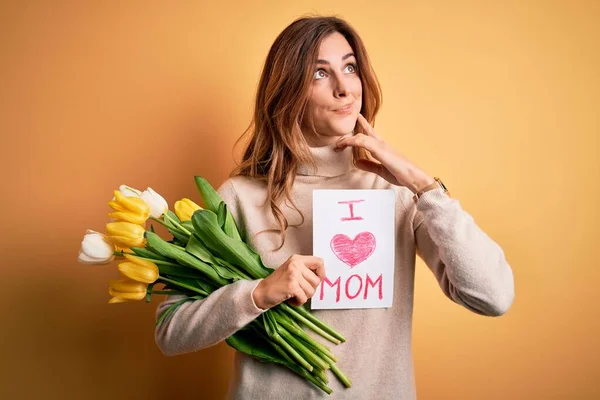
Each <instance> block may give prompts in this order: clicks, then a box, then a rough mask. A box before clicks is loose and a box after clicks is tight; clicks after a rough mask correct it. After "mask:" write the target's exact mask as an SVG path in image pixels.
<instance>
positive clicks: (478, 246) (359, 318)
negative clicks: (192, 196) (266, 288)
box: [156, 146, 514, 400]
mask: <svg viewBox="0 0 600 400" xmlns="http://www.w3.org/2000/svg"><path fill="white" fill-rule="evenodd" d="M311 151H312V153H313V156H314V158H315V161H316V163H317V170H316V171H313V170H311V169H310V168H309V167H307V166H301V167H300V168H299V171H298V174H297V176H296V179H295V183H294V186H293V190H292V197H293V199H294V201H295V204H296V205H297V206H298V207H299V208H300V210H301V212H302V213H303V214H304V217H305V220H304V223H303V224H302V225H301V226H299V227H290V228H288V231H287V237H286V241H285V245H284V246H283V247H282V248H281V249H280V250H278V251H273V249H274V248H276V247H277V246H278V245H279V243H280V242H279V240H280V237H279V235H278V234H277V233H271V232H264V233H260V234H258V235H257V232H260V231H262V230H264V229H267V228H274V227H276V224H275V219H274V217H273V216H272V214H271V210H270V207H269V205H268V204H265V199H266V187H265V185H264V184H263V183H259V182H256V181H254V180H252V179H249V178H246V177H240V176H238V177H234V178H230V179H228V180H227V181H226V182H225V183H223V184H222V185H221V186H220V188H219V189H218V191H219V193H220V194H221V196H222V197H223V199H224V200H225V202H226V203H227V205H228V207H229V209H230V210H231V212H232V214H233V216H234V218H235V220H236V221H237V224H238V226H239V228H240V231H241V232H243V234H245V237H246V238H247V240H248V243H249V244H250V245H251V246H252V247H253V248H254V249H255V250H256V251H257V252H258V253H259V254H260V255H261V257H262V260H263V262H264V263H265V265H266V266H268V267H271V268H277V267H278V266H279V265H281V264H282V263H284V262H285V261H286V260H287V259H288V257H289V256H291V255H292V254H301V255H311V254H312V191H313V190H314V189H390V188H393V189H394V190H395V192H396V195H397V196H396V209H395V214H396V218H395V224H396V249H395V271H394V299H393V305H392V307H390V308H377V309H351V310H314V311H312V312H313V313H314V314H315V315H316V316H317V317H318V318H320V319H321V320H323V321H324V322H325V323H327V324H330V325H331V326H333V327H334V328H336V329H337V330H338V331H339V332H341V333H342V334H344V335H345V336H346V338H347V341H346V342H345V343H342V344H340V345H337V346H336V345H333V344H330V343H327V342H326V341H325V340H324V339H322V338H320V337H317V335H315V334H312V332H310V331H309V333H310V334H311V336H313V337H315V338H317V340H319V341H321V342H323V343H324V344H326V345H328V346H329V345H330V347H331V348H332V350H333V352H334V354H335V355H336V356H337V357H338V363H337V364H338V366H339V367H340V368H341V370H342V371H344V372H345V373H346V375H347V376H348V377H349V378H350V379H351V380H352V387H351V388H349V389H346V388H344V387H343V386H342V384H341V383H340V382H339V380H338V379H337V378H336V377H335V376H334V375H333V374H332V373H330V372H329V371H328V372H327V374H328V375H329V384H328V385H329V386H330V387H331V388H332V389H333V391H334V392H333V394H332V395H331V396H328V395H326V394H325V393H323V392H321V391H320V389H318V388H317V387H315V386H313V385H312V384H311V383H309V382H307V381H305V380H304V379H302V378H300V377H299V376H297V375H296V374H294V373H293V372H291V371H290V370H288V369H287V368H285V367H282V366H279V365H274V364H263V363H261V362H259V361H256V360H254V359H252V358H251V357H249V356H247V355H245V354H242V353H240V352H237V351H236V353H235V360H234V364H235V365H234V371H233V379H232V380H231V382H230V386H229V398H235V399H261V400H265V399H286V400H294V399H302V400H306V399H325V398H331V399H356V400H368V399H377V400H400V399H414V398H416V393H415V380H414V371H413V360H412V354H411V327H412V313H413V293H414V277H415V256H416V255H419V256H420V257H421V258H422V259H423V260H424V261H425V263H426V264H427V266H428V267H429V268H430V269H431V271H432V272H433V276H434V277H435V279H437V281H438V282H439V285H440V288H441V289H442V291H443V292H444V294H445V295H446V296H447V297H448V298H449V299H451V300H452V301H454V302H456V303H458V304H460V305H462V306H463V307H465V308H466V309H468V310H471V311H473V312H474V313H477V314H481V315H488V316H499V315H502V314H503V313H505V312H506V311H507V310H508V308H509V307H510V305H511V304H512V301H513V298H514V283H513V274H512V271H511V268H510V266H509V265H508V263H507V261H506V259H505V256H504V253H503V251H502V249H501V248H500V246H499V245H498V244H496V243H495V242H494V241H493V240H492V239H491V238H490V237H489V236H488V235H487V234H485V233H484V232H483V231H482V230H481V229H480V228H479V227H478V226H477V225H476V223H475V222H474V220H473V218H472V217H471V216H470V215H469V214H468V213H467V212H466V211H464V210H463V209H462V208H461V205H460V202H459V200H457V199H453V198H450V197H449V196H448V195H446V194H445V193H444V192H443V190H442V189H435V190H431V191H428V192H426V193H424V194H423V195H422V196H421V197H420V199H419V200H418V202H417V204H415V203H414V202H413V199H412V197H413V193H412V192H411V191H410V190H409V189H407V188H405V187H398V186H394V185H391V184H390V183H388V182H387V181H385V180H383V179H382V178H380V177H379V176H377V175H374V174H371V173H368V172H365V171H362V170H359V169H356V168H354V167H353V165H352V149H351V148H350V147H348V148H346V149H345V150H344V151H341V152H335V151H333V147H332V146H324V147H317V148H311ZM282 211H283V212H284V214H285V215H286V217H287V218H288V221H289V222H290V225H293V224H297V223H299V222H300V216H299V215H298V213H297V212H296V211H294V210H293V208H291V207H289V206H287V205H286V206H283V207H282ZM325 267H326V268H327V266H325ZM258 282H259V281H238V282H236V283H233V284H231V285H228V286H225V287H223V288H221V289H219V290H217V291H216V292H214V293H213V294H211V295H210V296H208V297H207V298H206V299H204V300H198V301H194V302H187V303H185V304H183V305H182V306H181V307H180V308H179V309H178V310H177V311H176V312H175V313H173V314H171V316H169V317H168V318H166V319H165V321H164V322H163V323H162V324H161V325H160V326H159V327H157V329H156V343H157V345H158V346H159V348H160V349H161V350H162V351H163V353H164V354H166V355H177V354H182V353H188V352H193V351H198V350H201V349H204V348H206V347H209V346H212V345H214V344H216V343H219V342H220V341H222V340H224V339H226V338H227V337H228V336H229V335H231V334H233V333H234V332H235V331H236V330H238V329H239V328H241V327H243V326H244V325H246V324H248V323H249V322H251V321H252V320H253V319H255V318H257V317H258V316H259V315H260V314H261V313H262V310H261V309H259V308H257V307H256V305H255V304H254V301H253V299H252V291H253V290H254V288H255V287H256V286H257V284H258ZM179 298H180V296H169V297H167V299H166V300H165V301H164V302H163V303H161V304H160V305H159V307H158V310H157V317H158V316H159V315H161V313H162V312H163V311H164V310H165V309H166V307H168V306H169V305H170V304H172V303H173V302H175V301H177V300H178V299H179ZM198 398H202V396H199V397H198Z"/></svg>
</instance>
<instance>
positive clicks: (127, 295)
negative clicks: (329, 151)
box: [108, 279, 148, 303]
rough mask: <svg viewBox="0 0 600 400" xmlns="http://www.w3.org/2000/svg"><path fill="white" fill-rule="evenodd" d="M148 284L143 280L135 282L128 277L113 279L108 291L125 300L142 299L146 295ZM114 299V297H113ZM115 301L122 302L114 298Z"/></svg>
mask: <svg viewBox="0 0 600 400" xmlns="http://www.w3.org/2000/svg"><path fill="white" fill-rule="evenodd" d="M147 286H148V285H146V284H145V283H141V282H135V281H131V280H128V279H120V280H111V281H110V286H109V288H108V293H109V294H110V295H111V296H113V297H116V298H119V299H124V300H142V299H143V298H144V297H146V288H147ZM111 300H112V299H111ZM112 302H113V303H115V302H117V303H118V302H120V301H119V300H112Z"/></svg>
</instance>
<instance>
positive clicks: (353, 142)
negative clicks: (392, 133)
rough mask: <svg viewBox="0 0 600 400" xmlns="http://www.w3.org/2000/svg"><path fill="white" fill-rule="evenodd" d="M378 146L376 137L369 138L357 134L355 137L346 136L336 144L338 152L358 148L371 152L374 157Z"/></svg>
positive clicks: (362, 134)
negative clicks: (347, 148)
mask: <svg viewBox="0 0 600 400" xmlns="http://www.w3.org/2000/svg"><path fill="white" fill-rule="evenodd" d="M377 144H378V142H377V140H376V139H375V138H374V137H371V136H367V135H365V134H364V133H357V134H356V135H354V136H344V137H342V138H341V139H340V140H338V141H337V142H336V143H335V145H336V147H337V149H338V150H342V149H344V148H346V147H348V146H358V147H363V148H365V149H366V150H369V151H370V152H371V153H373V155H374V156H375V153H377V150H378V149H377Z"/></svg>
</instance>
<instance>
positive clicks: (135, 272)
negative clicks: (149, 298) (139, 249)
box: [118, 254, 158, 283]
mask: <svg viewBox="0 0 600 400" xmlns="http://www.w3.org/2000/svg"><path fill="white" fill-rule="evenodd" d="M125 258H126V259H127V260H129V261H125V262H122V263H120V264H119V266H118V268H119V271H121V273H122V274H123V275H125V276H126V277H127V278H129V279H132V280H134V281H137V282H142V283H152V282H154V281H155V280H156V279H158V267H157V266H156V264H154V263H153V262H151V261H148V260H142V259H141V258H139V257H135V256H132V255H130V254H125Z"/></svg>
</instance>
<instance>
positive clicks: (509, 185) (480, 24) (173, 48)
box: [0, 0, 600, 399]
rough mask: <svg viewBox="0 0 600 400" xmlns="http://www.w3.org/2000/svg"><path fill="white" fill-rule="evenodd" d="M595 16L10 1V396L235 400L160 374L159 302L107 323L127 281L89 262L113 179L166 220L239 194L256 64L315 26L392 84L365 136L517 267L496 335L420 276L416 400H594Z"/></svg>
mask: <svg viewBox="0 0 600 400" xmlns="http://www.w3.org/2000/svg"><path fill="white" fill-rule="evenodd" d="M325 4H327V5H325ZM599 4H600V3H599V2H597V1H588V2H585V1H572V2H568V1H537V2H536V1H527V2H523V1H503V2H493V1H453V2H450V1H443V0H438V1H427V2H422V1H399V2H389V3H385V2H379V1H369V2H358V1H336V2H327V3H326V2H321V1H299V2H279V1H271V2H239V4H232V5H228V4H227V2H210V4H209V2H192V1H179V2H163V3H160V2H142V1H139V2H138V1H123V2H114V1H96V2H80V1H68V2H67V1H61V2H59V1H45V2H42V1H38V2H19V1H13V2H9V1H5V2H2V4H1V5H0V32H1V33H0V133H1V138H2V139H1V143H0V144H1V146H0V148H1V151H2V154H1V161H0V162H1V163H2V166H1V168H2V172H3V174H2V178H3V182H2V196H1V200H0V201H1V202H2V203H1V206H2V207H1V210H2V238H1V240H0V243H1V246H2V249H1V251H2V261H1V262H0V268H1V276H2V290H1V292H2V301H1V303H0V304H1V310H2V314H1V318H2V319H1V322H0V323H1V325H2V328H1V330H0V332H1V337H0V345H1V354H2V362H1V363H0V369H2V371H0V398H6V399H17V398H18V399H35V398H46V399H50V398H52V399H54V398H56V399H59V398H60V399H84V398H85V399H107V398H114V399H166V398H177V399H200V398H204V399H218V398H222V397H223V395H224V393H225V390H226V385H227V380H228V378H229V374H230V363H231V360H232V354H233V353H232V351H231V350H230V349H229V348H228V347H227V346H225V345H223V344H221V345H217V346H215V347H213V348H210V349H207V350H204V351H201V352H198V353H196V354H188V355H184V356H178V357H173V358H167V357H164V356H163V355H162V354H161V353H160V351H159V350H158V349H157V347H156V346H155V344H154V338H153V328H154V319H153V316H154V311H155V308H156V305H157V300H158V299H155V300H153V302H152V304H150V305H148V304H145V303H143V302H140V303H129V304H117V305H108V304H107V301H108V298H109V296H108V293H107V284H108V280H109V279H111V278H116V277H117V275H118V274H117V271H116V268H115V266H114V265H111V266H83V265H79V264H77V262H76V256H77V251H78V249H79V244H80V241H81V238H82V236H83V234H84V232H85V230H86V229H87V228H91V229H95V230H100V231H102V230H103V224H104V223H105V222H106V221H107V217H106V215H105V213H106V212H107V211H108V208H107V206H106V203H107V201H108V200H109V199H110V198H111V197H112V193H111V191H112V190H113V189H115V188H116V187H117V186H118V185H119V184H121V183H127V184H129V185H131V186H134V187H138V188H140V189H144V188H145V187H147V186H151V187H152V188H154V189H155V190H157V191H158V192H159V193H162V194H163V195H164V196H165V197H166V198H167V200H168V201H169V203H170V204H172V203H173V202H174V201H175V200H177V199H179V198H181V197H183V196H193V198H194V199H198V197H197V194H196V189H195V186H194V182H193V175H194V174H199V175H204V176H205V177H207V178H208V179H209V180H210V182H212V183H213V184H214V185H218V184H220V183H221V182H222V181H223V180H224V179H225V178H226V177H227V175H228V173H229V171H230V170H231V169H232V168H233V166H234V161H233V158H232V145H233V142H234V140H235V139H236V138H237V137H238V135H239V134H240V133H241V132H242V131H243V130H244V129H245V128H246V126H247V124H248V122H249V120H250V116H251V109H252V105H253V96H254V91H255V89H256V84H257V82H258V77H259V73H260V69H261V66H262V62H263V61H264V59H265V57H266V54H267V51H268V49H269V47H270V45H271V44H272V42H273V40H274V39H275V37H276V36H277V34H278V33H279V32H280V31H281V30H282V29H283V28H284V27H285V26H286V25H287V24H289V23H290V22H292V20H293V19H295V18H296V17H298V16H300V15H302V14H304V13H307V12H319V13H325V14H330V13H337V14H338V15H339V16H341V17H344V18H346V19H347V20H348V21H349V22H350V23H351V24H353V25H354V26H355V27H356V29H357V30H358V32H359V34H361V36H362V38H363V39H364V41H365V43H366V45H367V48H368V50H369V52H370V56H371V59H372V62H373V65H374V67H375V70H376V72H377V74H378V76H379V79H380V81H381V84H382V86H383V92H384V106H383V108H382V110H381V113H380V115H379V118H378V120H377V124H376V129H377V130H378V131H379V133H380V134H381V135H382V136H383V137H384V138H385V139H386V140H387V141H388V142H389V143H391V144H393V146H394V147H395V148H396V149H397V150H398V151H400V152H401V153H402V154H404V155H405V156H407V157H408V158H409V159H411V160H412V161H413V162H415V163H416V164H417V165H419V166H421V167H422V168H423V169H424V170H425V171H427V172H428V173H430V175H438V176H440V177H442V178H443V180H444V181H445V183H446V184H447V185H448V186H449V188H450V189H451V193H452V195H453V197H455V198H458V199H460V201H461V204H462V206H463V207H464V208H465V209H466V210H467V211H468V212H469V213H470V214H471V215H472V216H473V217H474V218H475V220H476V222H477V223H478V224H479V225H480V226H481V227H482V228H483V229H484V230H485V231H486V232H487V233H488V234H489V235H490V236H491V237H492V238H493V239H494V240H496V241H497V242H498V243H499V244H500V245H501V246H502V247H503V249H504V250H505V253H506V256H507V258H508V260H509V263H510V264H511V265H512V268H513V270H514V274H515V280H516V299H515V302H514V304H513V306H512V308H511V309H510V311H509V312H508V313H507V314H506V315H505V316H503V317H501V318H486V317H481V316H477V315H475V314H472V313H470V312H468V311H467V310H465V309H463V308H461V307H459V306H457V305H455V304H454V303H452V302H450V301H449V300H448V299H446V298H445V297H444V296H443V294H442V292H441V290H440V289H439V287H438V286H437V283H436V281H435V279H434V278H433V276H432V275H431V273H430V272H429V270H428V269H427V268H426V267H425V265H424V264H423V263H422V262H420V261H419V263H418V265H417V269H418V271H417V280H416V289H415V290H416V293H415V317H414V356H415V368H416V379H417V386H418V393H419V398H420V399H437V398H444V399H450V398H456V399H459V398H460V399H587V398H592V397H594V394H595V395H598V393H597V387H598V379H599V378H600V374H599V372H600V363H599V361H598V359H599V356H600V353H599V344H598V343H599V340H598V335H599V334H600V330H599V326H600V324H599V322H598V317H599V313H598V300H597V296H596V285H597V282H598V281H599V279H600V272H599V271H600V268H599V267H600V266H599V262H598V255H597V254H598V253H597V251H596V250H597V249H598V243H597V239H598V224H599V222H600V218H599V211H598V210H599V207H598V205H599V200H598V198H599V195H600V190H599V188H600V184H599V178H600V173H599V172H600V161H599V159H598V155H597V153H598V151H599V150H600V140H599V136H600V109H599V108H600V107H599V105H600V79H599V75H600V73H599V71H600V44H599V43H600V41H599V40H598V39H599V38H600V28H599V26H600V6H599ZM339 328H340V330H341V331H343V329H344V327H339ZM346 329H349V327H348V328H346ZM352 378H353V379H360V378H359V377H352Z"/></svg>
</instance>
